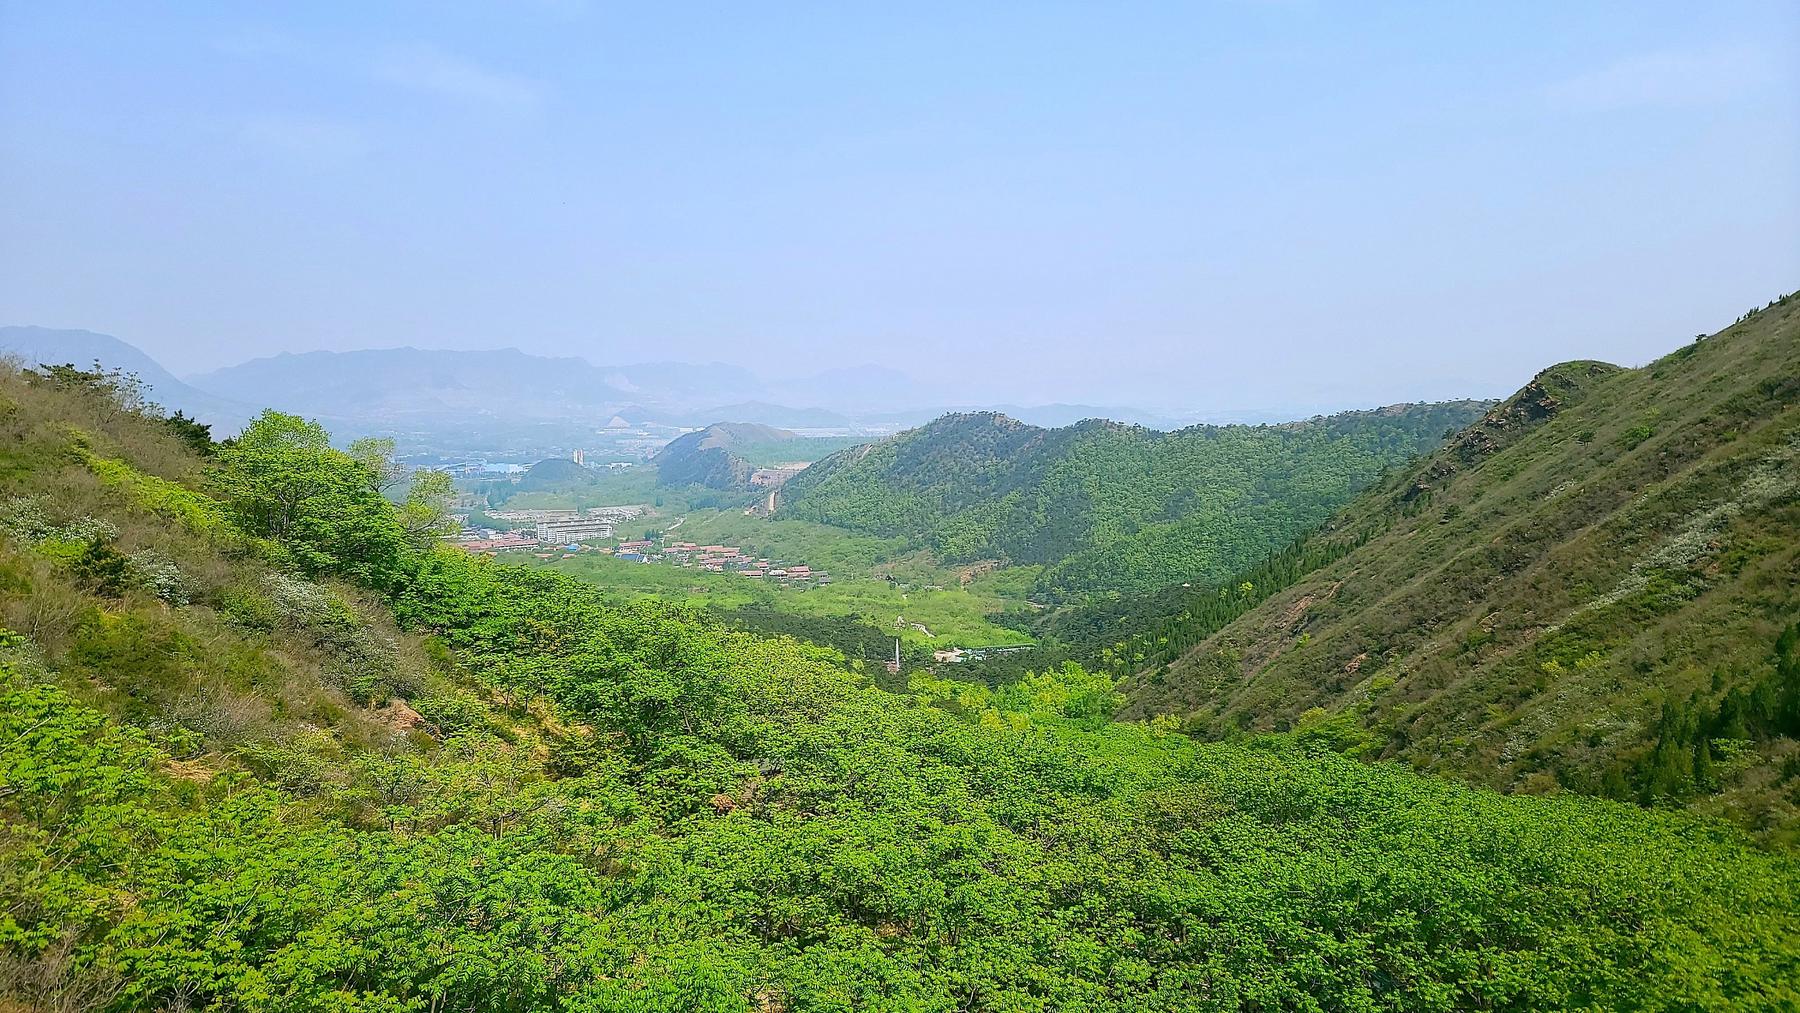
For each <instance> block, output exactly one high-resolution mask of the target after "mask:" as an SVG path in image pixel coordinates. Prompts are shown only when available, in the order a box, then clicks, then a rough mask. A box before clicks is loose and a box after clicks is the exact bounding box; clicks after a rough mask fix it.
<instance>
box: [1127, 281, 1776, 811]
mask: <svg viewBox="0 0 1800 1013" xmlns="http://www.w3.org/2000/svg"><path fill="white" fill-rule="evenodd" d="M1797 493H1800V299H1797V298H1795V297H1792V296H1790V297H1788V298H1785V299H1782V300H1778V301H1777V302H1775V303H1772V304H1770V306H1769V307H1767V308H1766V309H1763V310H1761V311H1759V312H1756V313H1753V314H1751V315H1749V316H1747V317H1746V318H1745V319H1743V320H1741V321H1740V322H1738V323H1737V324H1735V325H1734V326H1732V327H1729V328H1727V329H1725V330H1724V331H1722V332H1720V333H1718V334H1716V335H1713V336H1711V337H1706V338H1703V339H1697V340H1696V341H1695V342H1694V343H1693V344H1690V345H1688V346H1686V347H1684V348H1681V349H1679V350H1678V351H1676V352H1674V353H1672V354H1670V355H1667V356H1664V357H1663V358H1661V359H1659V360H1657V361H1656V362H1653V363H1651V364H1650V365H1648V366H1645V367H1643V368H1641V369H1625V370H1621V369H1618V368H1616V367H1612V366H1607V365H1604V364H1600V363H1586V362H1578V363H1568V364H1564V365H1562V366H1557V367H1554V368H1552V369H1549V370H1546V371H1545V372H1544V373H1543V374H1542V375H1540V376H1539V377H1538V378H1537V379H1536V380H1535V381H1534V382H1533V383H1532V384H1531V385H1530V386H1528V387H1526V388H1525V389H1524V390H1523V391H1521V392H1520V393H1519V394H1518V395H1517V396H1515V397H1514V398H1512V399H1510V400H1508V401H1507V402H1505V403H1504V404H1503V405H1501V406H1500V407H1498V408H1496V409H1495V410H1494V411H1493V412H1491V413H1490V414H1489V415H1488V416H1487V418H1485V419H1484V420H1483V421H1482V422H1480V423H1478V424H1477V425H1475V426H1473V427H1471V428H1470V429H1468V430H1467V431H1465V432H1464V433H1462V434H1461V435H1459V436H1458V437H1457V438H1456V439H1455V440H1453V441H1452V442H1451V443H1450V444H1448V445H1447V446H1445V447H1444V448H1443V449H1442V450H1440V451H1438V452H1437V453H1436V454H1434V455H1433V456H1432V457H1431V458H1429V459H1428V460H1426V461H1425V462H1423V463H1422V464H1421V465H1419V466H1418V467H1416V468H1414V469H1412V470H1410V471H1408V472H1406V473H1404V474H1400V475H1396V476H1394V477H1393V478H1392V479H1390V480H1389V481H1388V482H1386V483H1385V484H1384V485H1382V486H1381V487H1379V488H1377V489H1375V490H1372V491H1371V492H1370V493H1368V494H1367V495H1365V496H1364V497H1362V498H1361V499H1359V500H1358V501H1357V502H1356V503H1355V504H1354V505H1353V506H1351V507H1350V508H1348V509H1346V510H1345V511H1344V512H1343V513H1342V514H1341V515H1340V516H1339V517H1337V518H1336V519H1335V520H1334V521H1333V522H1332V523H1331V524H1330V525H1329V526H1328V527H1326V528H1325V529H1324V530H1322V531H1320V532H1319V533H1318V534H1316V535H1314V536H1312V537H1311V538H1309V539H1307V540H1305V541H1304V542H1302V543H1300V544H1298V545H1296V546H1294V547H1292V548H1291V549H1290V550H1289V551H1288V552H1287V553H1285V554H1283V555H1282V556H1280V557H1278V558H1276V559H1273V560H1271V565H1270V566H1268V567H1265V568H1264V570H1263V571H1262V572H1260V573H1253V574H1249V575H1247V576H1245V577H1244V578H1243V579H1242V581H1241V582H1239V583H1230V584H1227V585H1226V586H1222V587H1219V588H1216V589H1211V590H1208V591H1207V592H1205V593H1204V594H1200V595H1195V596H1193V597H1192V598H1190V599H1189V600H1188V601H1187V602H1186V603H1185V607H1184V608H1183V609H1182V610H1181V611H1180V612H1178V613H1175V614H1172V615H1169V616H1167V617H1165V619H1164V621H1162V622H1159V623H1157V624H1154V625H1152V626H1149V627H1147V628H1145V629H1142V630H1139V631H1136V632H1137V634H1138V635H1136V636H1133V637H1130V638H1128V639H1126V640H1123V641H1121V642H1120V643H1118V644H1116V645H1115V646H1114V647H1113V648H1112V652H1111V658H1112V660H1113V662H1114V663H1115V664H1116V665H1117V666H1118V667H1119V668H1120V669H1121V670H1125V671H1135V672H1136V673H1137V675H1136V676H1135V677H1134V678H1133V679H1132V680H1131V681H1130V682H1129V683H1128V685H1127V686H1126V691H1127V692H1128V694H1129V695H1130V698H1131V704H1130V711H1129V712H1130V713H1132V714H1137V715H1148V714H1154V713H1172V714H1175V715H1179V716H1180V717H1181V719H1182V720H1183V721H1184V723H1185V725H1186V727H1188V728H1189V729H1190V730H1193V731H1195V732H1197V733H1199V734H1202V735H1206V736H1216V735H1226V734H1235V733H1236V730H1238V729H1242V728H1249V729H1289V728H1298V729H1301V730H1302V731H1304V732H1307V733H1308V734H1314V735H1316V736H1318V737H1320V738H1321V739H1325V740H1330V741H1334V742H1335V743H1337V745H1338V746H1339V747H1340V748H1343V749H1346V750H1349V751H1352V752H1355V753H1358V754H1359V755H1364V756H1368V757H1385V758H1391V759H1396V760H1401V761H1403V762H1407V763H1410V764H1413V765H1415V766H1418V767H1421V768H1424V769H1427V770H1433V771H1439V772H1443V773H1447V774H1453V775H1455V776H1459V777H1464V778H1470V779H1473V780H1476V781H1479V782H1481V783H1485V784H1491V785H1493V786H1496V787H1500V788H1506V789H1511V790H1517V791H1553V790H1558V789H1565V790H1574V791H1580V792H1586V793H1593V794H1602V795H1610V796H1613V797H1617V798H1628V799H1634V800H1637V801H1639V802H1643V803H1683V802H1692V803H1695V804H1697V805H1700V806H1701V807H1702V808H1706V809H1722V810H1725V811H1728V812H1730V813H1732V814H1733V815H1735V816H1737V817H1738V818H1740V819H1742V820H1744V821H1745V822H1746V823H1747V824H1749V825H1750V826H1752V827H1756V828H1758V829H1759V830H1761V831H1763V832H1765V833H1766V834H1769V835H1771V836H1773V837H1777V838H1781V839H1791V838H1792V837H1793V836H1794V835H1795V833H1796V832H1797V830H1800V741H1796V740H1797V739H1800V625H1797V624H1800V497H1797ZM1277 591H1278V592H1279V593H1272V592H1277ZM1265 599H1266V600H1265ZM1240 613H1241V614H1242V615H1241V617H1239V614H1240ZM1184 651H1185V653H1184Z"/></svg>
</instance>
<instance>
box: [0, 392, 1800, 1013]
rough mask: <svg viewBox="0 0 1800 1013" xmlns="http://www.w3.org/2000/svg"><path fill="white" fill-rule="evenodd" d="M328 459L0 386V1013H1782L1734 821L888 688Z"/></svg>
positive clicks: (317, 442)
mask: <svg viewBox="0 0 1800 1013" xmlns="http://www.w3.org/2000/svg"><path fill="white" fill-rule="evenodd" d="M1744 438H1747V439H1748V438H1754V437H1753V436H1751V435H1750V434H1749V433H1748V432H1746V434H1745V436H1744ZM362 451H363V452H361V453H359V454H355V455H352V454H346V453H342V452H339V451H336V450H334V449H332V448H331V447H330V445H329V443H328V442H327V440H326V438H325V434H324V433H323V431H321V430H319V429H318V427H316V426H313V425H310V424H308V423H306V422H304V421H302V420H300V419H297V418H293V417H290V416H282V415H276V414H270V415H265V416H264V417H263V418H261V419H260V420H258V421H257V422H256V423H255V424H253V425H252V426H251V427H250V428H249V429H248V430H247V431H246V432H245V434H244V435H243V436H242V437H241V438H240V439H238V440H237V441H235V442H233V443H231V444H229V445H224V446H216V445H213V444H212V443H211V442H210V441H209V440H208V439H207V438H206V434H205V432H204V431H203V430H198V429H195V428H194V427H192V426H191V425H184V424H182V423H180V422H175V423H170V422H168V421H165V420H162V419H160V418H158V417H156V416H155V415H154V413H150V412H141V411H134V410H129V409H127V408H125V407H123V406H121V405H120V404H118V403H117V402H116V400H114V399H113V398H111V397H110V392H109V391H108V390H107V389H106V385H105V383H104V378H96V377H93V376H92V375H88V374H82V373H80V372H79V371H73V370H62V371H46V372H41V373H39V374H38V375H26V376H21V375H19V374H17V373H12V372H10V371H0V503H3V504H4V522H3V523H0V626H3V627H4V632H0V898H4V900H5V905H4V907H3V908H0V992H3V993H4V998H3V999H0V1004H16V1005H22V1006H24V1007H26V1008H40V1009H56V1010H98V1009H116V1010H127V1009H129V1010H170V1009H219V1010H225V1009H233V1010H268V1011H276V1010H279V1011H294V1010H316V1011H325V1010H384V1011H387V1010H394V1011H397V1010H452V1009H454V1010H474V1011H524V1010H571V1011H576V1010H579V1011H584V1013H591V1011H610V1010H617V1011H626V1010H632V1011H650V1010H668V1011H684V1013H685V1011H693V1010H706V1011H733V1013H736V1011H745V1013H748V1011H752V1010H754V1011H757V1013H771V1011H778V1010H779V1011H802V1010H852V1009H912V1010H944V1011H949V1010H980V1011H1001V1010H1005V1011H1017V1010H1075V1009H1081V1010H1098V1011H1106V1010H1159V1011H1160V1010H1271V1009H1316V1010H1322V1009H1360V1010H1453V1009H1469V1008H1486V1009H1511V1010H1539V1009H1550V1008H1571V1007H1582V1008H1636V1009H1657V1008H1667V1009H1674V1008H1683V1009H1687V1008H1727V1007H1734V1006H1736V1007H1743V1008H1779V1007H1783V1006H1792V1005H1793V1004H1795V1003H1796V1002H1800V991H1797V990H1796V988H1797V986H1796V982H1797V981H1800V943H1796V940H1797V939H1800V914H1796V912H1797V911H1800V866H1797V865H1796V862H1795V861H1794V859H1793V858H1792V857H1791V855H1789V854H1786V853H1769V852H1762V851H1758V850H1757V849H1755V848H1754V847H1752V846H1751V845H1750V844H1749V843H1748V842H1747V840H1746V839H1744V838H1743V836H1742V835H1741V834H1740V833H1739V832H1738V831H1736V830H1735V829H1734V828H1730V827H1729V826H1726V825H1723V824H1712V823H1706V822H1702V821H1700V820H1697V819H1695V818H1693V817H1691V816H1689V815H1687V814H1682V813H1665V812H1651V811H1645V810H1641V809H1638V808H1635V807H1632V806H1627V805H1621V804H1617V803H1613V802H1608V801H1604V800H1592V799H1582V798H1576V797H1562V798H1554V799H1535V798H1508V797H1504V796H1500V795H1497V794H1493V793H1490V792H1486V791H1482V790H1478V789H1472V788H1467V787H1462V786H1457V785H1454V784H1452V783H1448V782H1444V781H1439V780H1434V779H1431V778H1428V777H1422V776H1419V775H1416V774H1413V773H1411V772H1408V771H1405V770H1403V769H1401V768H1399V767H1396V766H1392V765H1367V764H1363V763H1359V762H1355V761H1352V760H1349V759H1346V758H1343V757H1340V756H1337V755H1335V754H1332V753H1329V752H1312V751H1308V750H1306V749H1303V748H1301V747H1299V746H1297V745H1295V744H1293V743H1291V742H1279V741H1274V740H1268V741H1262V742H1255V743H1240V744H1210V745H1209V744H1200V743H1196V742H1195V741H1193V740H1191V739H1189V738H1187V737H1185V736H1181V735H1178V734H1173V733H1172V731H1171V724H1172V723H1170V722H1157V723H1150V724H1143V725H1127V724H1119V723H1115V722H1113V721H1112V720H1110V718H1111V715H1112V714H1113V711H1114V709H1115V708H1116V707H1117V706H1118V705H1119V703H1120V698H1119V697H1118V695H1117V694H1116V693H1115V691H1114V687H1113V683H1112V680H1111V679H1109V678H1107V677H1104V676H1097V675H1091V674H1089V673H1087V672H1084V671H1082V670H1081V669H1080V668H1077V667H1073V666H1071V667H1068V668H1065V669H1062V670H1058V671H1053V672H1045V673H1038V674H1035V675H1032V676H1029V677H1027V678H1025V679H1023V680H1021V681H1019V682H1017V683H1016V684H1013V685H1010V686H1008V687H1005V688H1003V689H999V690H993V691H989V690H985V689H980V688H975V687H971V686H968V685H963V684H951V683H940V682H934V681H931V680H929V679H924V678H920V677H917V676H915V677H914V679H913V680H912V682H911V684H910V686H909V687H908V689H907V691H906V692H904V693H892V692H885V691H883V690H880V689H877V688H875V687H873V686H871V685H869V684H868V683H867V682H866V681H865V680H864V679H862V678H861V677H859V676H856V675H854V674H852V673H851V672H850V671H848V670H847V669H846V668H845V667H844V666H843V664H842V659H841V657H839V656H837V655H835V654H833V653H832V652H828V651H824V650H820V649H817V648H812V647H808V646H805V645H802V644H800V643H797V642H795V641H792V640H785V639H779V638H776V639H769V638H762V637H758V636H753V635H750V634H745V633H739V632H733V631H730V630H728V629H724V628H722V627H720V626H718V625H716V624H715V623H713V622H710V621H708V620H706V619H704V618H703V617H702V616H700V615H699V614H697V613H694V612H691V611H688V610H686V609H683V608H678V607H672V606H668V605H665V604H660V603H657V602H655V601H650V600H646V601H639V602H635V603H622V602H618V601H615V600H612V599H610V598H608V597H607V596H606V595H605V594H604V593H603V592H600V591H599V590H597V589H595V588H593V587H591V586H587V585H583V584H581V583H580V582H578V581H575V580H573V579H570V578H567V577H564V576H561V575H558V574H555V573H551V572H547V571H533V570H526V569H522V568H516V567H509V566H503V565H496V564H494V563H493V562H491V561H488V560H485V559H481V558H477V557H472V556H469V555H466V554H463V553H461V552H459V551H457V550H453V549H449V548H444V547H440V546H437V545H435V544H434V535H435V533H436V531H437V530H438V529H439V526H440V524H441V521H442V518H443V512H442V502H443V501H442V495H443V493H444V492H445V491H446V490H444V489H443V488H441V486H439V485H437V484H434V482H433V481H431V480H430V479H429V478H425V477H421V478H420V479H419V480H417V481H415V482H414V483H413V486H412V487H413V490H414V492H413V496H412V498H411V499H409V500H408V501H407V502H406V503H404V504H401V505H394V504H391V503H389V502H388V501H387V500H386V499H385V498H384V497H383V495H382V493H381V489H382V486H383V484H384V483H385V482H386V481H387V478H388V476H389V474H390V472H389V469H388V467H387V465H386V462H384V461H382V460H380V458H379V454H378V453H370V451H376V452H378V451H379V447H372V448H371V447H364V448H362Z"/></svg>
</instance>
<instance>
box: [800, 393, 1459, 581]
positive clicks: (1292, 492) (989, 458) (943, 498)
mask: <svg viewBox="0 0 1800 1013" xmlns="http://www.w3.org/2000/svg"><path fill="white" fill-rule="evenodd" d="M1485 407H1486V405H1485V404H1483V403H1478V402H1456V403H1451V404H1435V405H1405V406H1399V407H1396V408H1390V409H1382V410H1380V411H1374V412H1347V413H1344V414H1341V415H1333V416H1329V417H1324V418H1318V419H1313V420H1311V421H1308V422H1299V423H1292V424H1289V425H1281V426H1195V427H1193V428H1190V429H1183V430H1180V431H1177V432H1173V433H1159V432H1154V431H1151V430H1147V429H1143V428H1141V427H1137V426H1125V425H1120V424H1118V423H1114V422H1106V421H1099V420H1095V421H1089V422H1082V423H1078V424H1076V425H1073V426H1069V427H1066V428H1063V429H1039V428H1037V427H1035V426H1028V425H1025V424H1023V423H1020V422H1016V421H1014V420H1012V419H1009V418H1006V417H1004V416H1000V415H991V414H982V415H948V416H945V417H944V418H941V419H939V420H937V421H936V422H933V423H931V424H930V425H928V426H925V427H924V428H922V429H917V430H913V431H910V432H907V433H902V434H900V435H899V436H896V437H894V438H892V439H890V440H886V441H884V442H881V443H878V444H874V445H872V446H868V447H861V448H857V449H855V450H850V451H845V452H843V453H839V454H836V455H833V456H832V457H829V458H826V459H825V460H824V461H821V462H820V463H819V464H817V465H814V466H813V467H812V468H809V469H807V470H806V471H805V472H802V473H801V474H800V475H799V476H797V477H795V478H794V479H793V480H792V481H790V482H789V483H788V485H787V486H786V487H785V488H784V489H783V491H782V504H781V508H780V512H781V514H782V515H783V516H791V517H796V518H800V519H805V520H813V521H820V522H825V523H829V524H836V525H840V526H843V527H846V528H850V529H852V530H855V531H862V532H868V533H873V534H879V535H887V536H899V537H903V538H906V539H907V540H908V541H909V542H910V543H912V544H915V545H919V546H928V547H930V548H932V549H933V550H935V551H936V552H938V553H939V554H940V555H941V556H942V557H943V558H945V559H948V560H952V561H957V560H972V559H981V558H1001V559H1005V560H1008V561H1010V562H1013V563H1025V564H1042V565H1043V566H1044V567H1045V570H1044V572H1043V574H1042V576H1041V577H1040V580H1039V584H1038V588H1037V590H1038V592H1039V593H1040V594H1044V595H1048V596H1052V597H1059V598H1060V597H1067V596H1070V595H1076V594H1082V593H1088V592H1095V591H1118V592H1125V593H1130V594H1142V593H1146V592H1150V591H1154V590H1156V589H1158V588H1162V587H1166V586H1169V585H1172V584H1179V583H1182V582H1184V581H1186V582H1200V583H1214V582H1217V581H1220V580H1223V579H1224V578H1226V577H1228V576H1230V575H1232V574H1233V573H1236V572H1237V571H1239V570H1242V569H1244V568H1245V567H1248V566H1250V565H1252V564H1254V563H1255V562H1256V561H1258V560H1259V559H1261V558H1262V557H1263V556H1264V555H1266V554H1267V553H1269V552H1270V551H1272V550H1274V549H1276V548H1278V547H1280V546H1281V545H1284V544H1286V543H1287V542H1288V541H1290V540H1292V539H1293V538H1294V537H1296V536H1298V535H1300V534H1303V533H1304V532H1306V531H1307V530H1309V529H1311V528H1313V527H1314V526H1316V525H1318V524H1319V523H1320V522H1322V521H1324V520H1325V519H1326V518H1327V517H1329V516H1330V515H1331V513H1332V511H1333V510H1335V509H1337V508H1338V507H1339V506H1341V505H1343V504H1344V503H1345V502H1346V501H1347V500H1348V499H1349V498H1350V497H1351V496H1352V495H1353V494H1355V493H1356V492H1357V491H1358V490H1359V489H1361V488H1362V487H1363V486H1364V485H1366V484H1368V483H1369V482H1370V481H1373V480H1374V479H1376V478H1377V477H1378V476H1380V475H1381V473H1382V472H1383V471H1384V470H1385V469H1388V468H1391V467H1396V466H1399V465H1402V464H1405V463H1407V462H1409V461H1410V460H1412V459H1413V458H1414V457H1415V456H1417V455H1418V454H1420V453H1423V452H1425V451H1427V450H1430V449H1431V448H1433V447H1435V446H1437V445H1438V443H1439V442H1441V441H1442V440H1443V438H1444V436H1445V434H1446V433H1447V432H1450V431H1453V430H1456V429H1460V428H1461V427H1462V426H1463V425H1465V424H1467V423H1468V422H1469V421H1471V420H1473V419H1474V418H1476V417H1478V416H1479V415H1480V413H1481V411H1482V410H1483V409H1484V408H1485Z"/></svg>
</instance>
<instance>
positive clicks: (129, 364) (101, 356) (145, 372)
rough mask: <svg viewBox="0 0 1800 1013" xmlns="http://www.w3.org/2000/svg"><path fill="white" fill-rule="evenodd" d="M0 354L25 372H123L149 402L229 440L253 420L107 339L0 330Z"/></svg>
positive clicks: (239, 406)
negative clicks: (64, 368) (45, 368)
mask: <svg viewBox="0 0 1800 1013" xmlns="http://www.w3.org/2000/svg"><path fill="white" fill-rule="evenodd" d="M0 355H13V356H17V357H18V358H19V359H20V360H21V361H22V362H23V364H24V365H25V366H26V367H27V368H30V367H35V366H38V365H60V364H64V363H67V364H68V365H72V366H78V367H81V368H83V369H86V368H89V367H91V366H92V365H93V364H94V363H95V362H99V363H100V364H101V365H102V366H105V367H107V368H109V369H122V370H125V371H126V372H129V373H134V374H136V375H137V377H138V379H140V380H142V381H143V382H144V391H145V393H146V394H147V395H149V397H150V398H151V400H153V401H155V402H156V403H157V404H159V405H162V406H163V407H164V408H167V409H169V410H170V411H176V410H179V411H182V412H185V413H187V414H188V415H190V416H192V417H194V418H197V419H199V420H200V421H202V422H205V423H207V424H209V425H211V426H213V427H214V429H215V430H216V431H217V434H218V435H220V436H225V435H229V434H230V433H231V432H234V431H236V430H237V429H238V428H239V427H241V426H242V425H243V424H244V423H245V422H247V421H249V419H250V418H251V417H252V416H254V415H255V414H256V412H257V409H255V408H252V407H251V406H250V405H249V404H246V403H243V402H239V401H236V400H233V399H231V398H228V397H221V396H219V395H218V394H215V393H212V392H209V391H205V390H201V389H199V388H196V387H194V386H193V385H191V384H188V383H184V382H183V381H181V380H179V379H176V377H175V376H174V374H172V373H170V372H169V371H168V370H166V369H164V368H163V367H162V365H161V364H160V363H158V362H157V361H156V360H155V359H152V358H151V357H150V356H148V355H146V354H144V353H143V352H142V351H141V350H139V349H138V348H136V347H135V346H133V345H130V344H128V343H126V342H124V341H120V340H119V339H118V338H115V337H113V336H111V335H109V334H98V333H95V332H94V331H84V330H71V329H60V328H53V327H0Z"/></svg>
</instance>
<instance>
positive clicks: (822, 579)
mask: <svg viewBox="0 0 1800 1013" xmlns="http://www.w3.org/2000/svg"><path fill="white" fill-rule="evenodd" d="M603 551H604V550H603ZM614 555H615V556H616V557H617V558H619V559H624V560H629V561H631V562H643V563H668V564H671V565H674V566H685V567H692V568H695V569H699V570H705V571H707V572H708V573H736V574H740V575H742V576H745V577H752V578H756V579H761V580H772V581H775V582H777V583H782V584H829V583H831V575H830V574H828V573H825V572H823V571H819V570H814V569H813V568H812V567H810V566H807V565H805V564H799V563H796V564H792V565H789V564H785V563H780V562H778V561H777V560H773V559H770V558H768V557H767V556H763V557H758V556H756V555H754V554H752V553H748V552H745V551H744V550H743V549H741V548H739V547H738V546H735V545H700V544H698V543H696V542H670V543H669V544H668V545H665V546H663V547H661V548H660V549H659V548H658V547H657V545H656V543H655V542H654V541H649V540H642V541H630V542H620V543H619V545H618V547H617V549H615V550H614Z"/></svg>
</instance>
